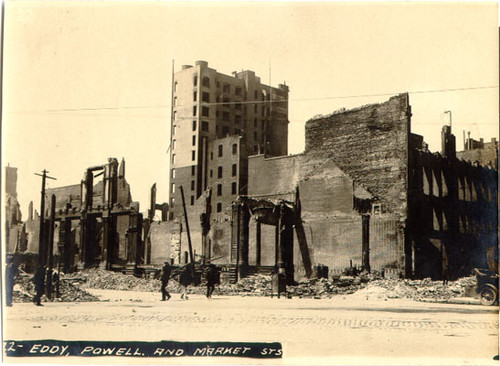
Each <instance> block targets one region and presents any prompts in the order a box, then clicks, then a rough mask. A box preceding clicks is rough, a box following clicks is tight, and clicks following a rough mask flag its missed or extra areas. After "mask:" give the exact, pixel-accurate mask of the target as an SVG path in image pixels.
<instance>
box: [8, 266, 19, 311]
mask: <svg viewBox="0 0 500 366" xmlns="http://www.w3.org/2000/svg"><path fill="white" fill-rule="evenodd" d="M18 275H19V269H18V268H17V265H16V264H15V263H14V260H13V258H12V257H9V258H7V266H6V267H5V287H6V288H5V303H6V305H7V306H12V294H13V292H14V285H15V284H16V278H17V276H18Z"/></svg>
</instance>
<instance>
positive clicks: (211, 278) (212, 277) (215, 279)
mask: <svg viewBox="0 0 500 366" xmlns="http://www.w3.org/2000/svg"><path fill="white" fill-rule="evenodd" d="M206 280H207V298H211V297H212V294H213V292H214V290H215V285H217V284H219V282H220V280H219V271H218V270H217V267H215V264H210V266H209V267H208V271H207V277H206Z"/></svg>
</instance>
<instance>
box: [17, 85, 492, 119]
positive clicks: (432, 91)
mask: <svg viewBox="0 0 500 366" xmlns="http://www.w3.org/2000/svg"><path fill="white" fill-rule="evenodd" d="M495 88H498V85H494V86H477V87H467V88H450V89H428V90H415V91H408V92H406V93H408V94H427V93H445V92H457V91H466V90H484V89H495ZM403 93H405V92H402V93H401V92H392V93H379V94H359V95H342V96H330V97H316V98H298V99H284V100H263V101H262V100H253V101H231V102H229V101H227V102H224V101H222V102H214V103H208V102H201V103H199V105H200V106H217V105H226V106H229V105H237V104H239V105H244V104H254V105H255V104H272V103H286V102H304V101H315V100H335V99H353V98H369V97H383V96H391V95H398V94H403ZM189 106H191V104H190V105H189ZM171 107H172V104H170V105H162V104H160V105H150V106H119V107H96V108H62V109H48V110H45V111H44V112H49V113H59V112H82V111H89V112H91V111H104V110H121V109H155V108H171ZM174 107H188V106H182V105H174ZM8 113H16V112H8ZM17 113H19V112H17ZM21 113H22V112H21Z"/></svg>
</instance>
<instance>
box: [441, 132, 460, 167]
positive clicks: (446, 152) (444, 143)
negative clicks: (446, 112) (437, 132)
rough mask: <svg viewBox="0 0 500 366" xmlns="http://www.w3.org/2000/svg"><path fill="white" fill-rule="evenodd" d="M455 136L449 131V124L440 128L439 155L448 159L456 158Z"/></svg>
mask: <svg viewBox="0 0 500 366" xmlns="http://www.w3.org/2000/svg"><path fill="white" fill-rule="evenodd" d="M456 151H457V150H456V147H455V136H454V135H453V134H452V133H451V126H446V125H445V126H443V128H442V130H441V155H443V156H444V157H445V158H448V159H455V158H456Z"/></svg>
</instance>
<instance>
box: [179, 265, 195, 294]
mask: <svg viewBox="0 0 500 366" xmlns="http://www.w3.org/2000/svg"><path fill="white" fill-rule="evenodd" d="M191 266H192V264H188V265H187V266H186V267H184V269H183V270H182V272H181V274H180V276H179V283H180V285H181V286H182V293H181V299H186V300H187V299H188V296H187V287H188V286H189V285H190V284H191V283H192V282H193V275H192V273H191V268H192V267H191Z"/></svg>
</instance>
